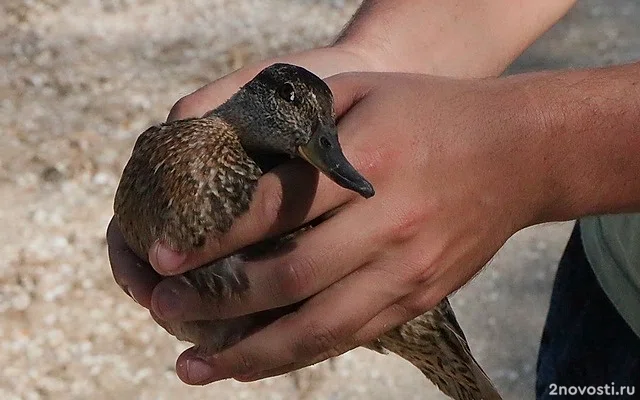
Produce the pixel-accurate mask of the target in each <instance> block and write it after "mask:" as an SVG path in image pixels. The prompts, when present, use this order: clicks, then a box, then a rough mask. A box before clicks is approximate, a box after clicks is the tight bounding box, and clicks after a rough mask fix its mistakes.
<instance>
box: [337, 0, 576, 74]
mask: <svg viewBox="0 0 640 400" xmlns="http://www.w3.org/2000/svg"><path fill="white" fill-rule="evenodd" d="M574 3H575V0H519V1H518V0H480V1H478V0H459V1H437V0H365V1H364V3H363V4H362V6H361V8H360V9H359V11H358V12H357V13H356V15H355V16H354V18H353V20H352V21H351V23H350V24H349V25H348V26H347V27H346V28H345V30H344V31H343V33H342V34H341V35H340V38H339V39H338V43H339V44H345V43H346V44H356V46H355V47H356V48H359V49H365V57H368V58H369V63H370V64H372V65H374V67H375V68H376V69H377V70H379V71H388V72H417V73H427V74H433V75H442V76H453V77H487V76H496V75H499V74H500V73H502V72H503V71H504V70H505V69H506V68H507V66H508V65H509V64H510V63H511V62H512V61H513V60H515V59H516V57H518V55H520V54H521V53H522V52H523V51H524V50H525V49H526V48H527V47H528V46H529V45H530V44H531V43H532V42H533V41H534V40H535V39H537V38H538V37H539V36H540V35H541V34H542V33H544V32H545V31H546V30H547V29H549V28H550V27H551V26H552V25H553V24H554V23H555V22H556V21H557V20H558V19H560V18H561V17H562V16H563V15H564V14H565V13H566V12H567V11H568V10H569V9H570V8H571V6H572V5H573V4H574Z"/></svg>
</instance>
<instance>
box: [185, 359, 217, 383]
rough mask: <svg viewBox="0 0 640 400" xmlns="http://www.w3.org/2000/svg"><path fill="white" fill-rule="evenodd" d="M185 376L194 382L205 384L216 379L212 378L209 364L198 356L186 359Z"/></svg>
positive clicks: (212, 373)
mask: <svg viewBox="0 0 640 400" xmlns="http://www.w3.org/2000/svg"><path fill="white" fill-rule="evenodd" d="M187 377H188V378H189V381H190V382H191V383H194V384H196V385H197V384H205V383H209V382H212V381H213V380H217V379H215V378H214V370H213V368H212V367H211V365H209V364H207V363H206V362H205V361H204V360H201V359H199V358H190V359H188V360H187Z"/></svg>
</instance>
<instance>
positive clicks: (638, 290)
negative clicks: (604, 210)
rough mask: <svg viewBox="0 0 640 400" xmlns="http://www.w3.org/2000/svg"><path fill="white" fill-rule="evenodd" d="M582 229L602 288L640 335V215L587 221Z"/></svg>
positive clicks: (584, 240)
mask: <svg viewBox="0 0 640 400" xmlns="http://www.w3.org/2000/svg"><path fill="white" fill-rule="evenodd" d="M580 230H581V232H582V243H583V245H584V251H585V254H586V255H587V259H588V260H589V263H590V264H591V267H592V268H593V271H594V273H595V275H596V276H597V277H598V280H599V281H600V285H601V286H602V288H603V289H604V291H605V293H606V294H607V296H608V297H609V299H611V302H612V303H613V304H614V305H615V307H616V309H617V310H618V312H619V313H620V315H622V317H623V318H624V319H625V320H626V321H627V323H628V324H629V326H630V327H631V329H633V331H634V332H635V333H636V335H638V336H640V214H621V215H604V216H597V217H588V218H583V219H581V220H580Z"/></svg>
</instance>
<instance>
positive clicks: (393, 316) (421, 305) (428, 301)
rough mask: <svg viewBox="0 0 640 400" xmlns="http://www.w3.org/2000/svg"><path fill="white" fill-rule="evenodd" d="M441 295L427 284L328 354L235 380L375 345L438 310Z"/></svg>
mask: <svg viewBox="0 0 640 400" xmlns="http://www.w3.org/2000/svg"><path fill="white" fill-rule="evenodd" d="M441 293H442V291H434V290H432V287H431V286H430V285H429V284H426V283H425V284H423V285H421V286H420V287H419V288H418V289H417V290H415V291H414V292H413V293H411V294H408V295H406V296H405V297H403V298H402V299H400V300H399V301H398V302H397V303H394V304H392V305H391V306H389V307H387V308H386V309H384V310H383V311H382V312H380V313H379V314H378V315H376V316H375V317H374V318H372V319H371V320H370V321H369V322H367V323H366V324H365V325H364V326H363V327H362V328H360V329H359V330H358V331H357V332H356V333H354V335H353V337H352V338H350V339H349V340H347V341H345V342H343V343H340V344H339V345H337V346H335V347H333V348H331V349H330V350H328V351H326V352H323V353H322V354H320V355H319V356H317V357H315V358H313V359H311V360H308V361H307V360H305V361H303V362H294V363H291V364H287V365H285V366H282V367H278V368H274V369H270V370H266V371H260V372H257V373H254V374H247V375H241V376H234V377H233V378H234V379H236V380H238V381H241V382H252V381H256V380H260V379H265V378H270V377H274V376H279V375H283V374H287V373H290V372H292V371H296V370H299V369H302V368H305V367H308V366H310V365H314V364H317V363H320V362H322V361H325V360H327V359H329V358H333V357H337V356H339V355H342V354H344V353H346V352H348V351H351V350H353V349H355V348H357V347H359V346H363V345H366V344H368V343H373V342H374V341H376V340H377V339H378V338H380V337H381V336H382V335H384V333H385V332H388V331H389V330H391V329H393V328H395V327H397V326H399V325H402V324H404V323H407V322H408V321H411V320H413V319H414V318H418V317H420V316H421V315H423V314H425V313H426V312H427V311H429V310H431V309H432V308H434V307H436V305H437V304H438V303H440V301H442V299H443V298H444V296H441ZM425 318H427V317H425Z"/></svg>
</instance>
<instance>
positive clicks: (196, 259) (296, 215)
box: [149, 74, 388, 275]
mask: <svg viewBox="0 0 640 400" xmlns="http://www.w3.org/2000/svg"><path fill="white" fill-rule="evenodd" d="M350 76H351V75H350V74H341V75H337V76H335V77H332V78H330V79H329V80H328V81H330V82H331V83H332V84H333V85H334V86H335V87H336V88H338V89H339V90H337V92H338V93H340V94H341V95H340V97H339V99H340V100H339V102H340V104H342V105H341V107H342V108H346V107H347V104H349V101H358V99H359V98H360V96H362V95H363V93H366V87H367V86H366V85H367V84H369V83H370V82H369V81H371V79H368V80H367V79H365V78H354V79H353V80H354V81H353V82H352V79H351V77H350ZM348 99H350V100H348ZM346 123H347V124H348V129H346V130H341V133H340V135H341V139H340V140H341V142H342V145H343V146H342V147H343V151H344V153H345V155H346V157H347V159H349V160H350V162H351V163H352V164H353V165H354V166H355V168H356V169H357V170H358V171H360V173H362V174H363V175H364V176H366V177H367V178H368V179H369V180H370V181H372V182H373V183H374V186H375V183H376V180H377V179H376V177H377V175H379V174H380V173H381V172H382V168H381V167H380V166H381V165H382V164H383V163H384V162H385V159H384V158H385V157H387V156H388V155H387V154H386V153H385V150H384V149H380V148H377V147H376V144H374V143H371V141H370V140H369V139H368V138H367V135H366V132H368V131H370V130H372V129H373V125H374V124H375V123H376V122H375V121H370V118H362V116H361V115H360V114H358V113H356V115H355V116H353V117H351V116H350V115H349V118H347V121H346ZM363 132H364V133H363ZM356 133H360V134H356ZM378 147H379V146H378ZM357 197H358V195H357V194H356V193H354V192H351V191H349V190H347V189H344V188H341V187H339V186H338V185H336V184H335V183H334V182H332V181H331V180H330V179H329V178H327V177H326V176H325V175H322V174H320V175H318V172H317V171H316V170H314V169H313V168H312V167H311V166H309V165H308V164H306V163H304V162H302V161H296V162H291V163H287V164H284V165H282V166H279V167H277V168H275V169H274V170H272V171H270V172H269V173H267V174H265V175H264V176H263V177H262V178H261V179H260V181H259V182H258V187H257V189H256V191H255V193H254V195H253V200H252V202H251V205H250V208H249V210H248V212H246V213H245V214H243V215H242V216H240V217H238V218H237V219H236V220H235V221H234V224H233V226H232V227H231V229H230V231H229V232H227V233H225V234H224V235H221V236H217V237H209V238H208V240H207V241H206V243H205V245H204V246H203V247H202V248H200V249H198V250H196V251H194V252H192V253H189V254H177V253H176V252H174V251H172V250H171V249H170V248H168V247H166V246H164V245H163V244H162V243H160V242H156V243H155V244H154V245H153V246H152V247H151V249H150V251H149V261H150V263H151V265H153V267H154V268H155V270H156V271H158V272H159V273H160V274H162V275H176V274H180V273H183V272H184V271H187V270H190V269H193V268H195V267H197V266H200V265H204V264H206V263H207V262H209V261H211V260H215V259H217V258H220V257H223V256H225V255H227V254H230V253H231V252H233V251H235V250H238V249H240V248H242V247H245V246H247V245H249V244H252V243H255V242H258V241H260V240H262V239H264V238H266V237H271V236H275V235H277V234H281V233H283V232H287V231H290V230H292V229H294V228H296V227H298V226H300V225H302V224H304V223H307V222H309V221H311V220H313V219H315V218H317V217H318V216H320V215H322V214H324V213H326V212H328V211H330V210H332V209H335V208H337V207H339V206H342V205H344V204H345V203H347V202H349V201H353V200H354V199H356V198H357Z"/></svg>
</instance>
